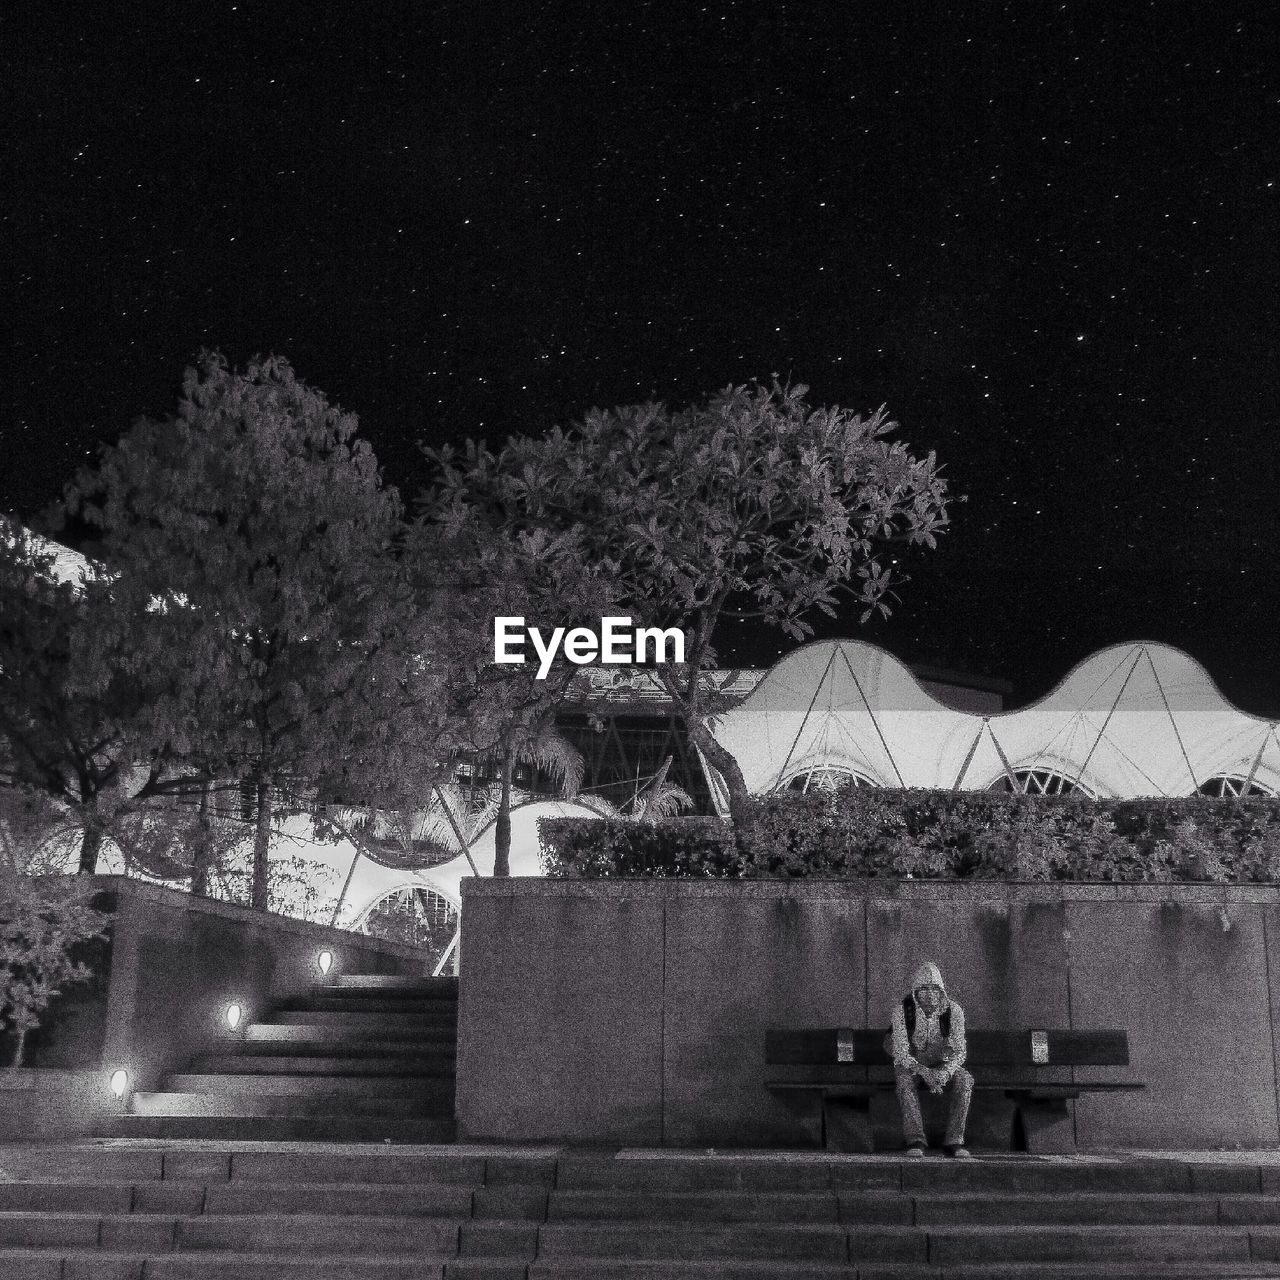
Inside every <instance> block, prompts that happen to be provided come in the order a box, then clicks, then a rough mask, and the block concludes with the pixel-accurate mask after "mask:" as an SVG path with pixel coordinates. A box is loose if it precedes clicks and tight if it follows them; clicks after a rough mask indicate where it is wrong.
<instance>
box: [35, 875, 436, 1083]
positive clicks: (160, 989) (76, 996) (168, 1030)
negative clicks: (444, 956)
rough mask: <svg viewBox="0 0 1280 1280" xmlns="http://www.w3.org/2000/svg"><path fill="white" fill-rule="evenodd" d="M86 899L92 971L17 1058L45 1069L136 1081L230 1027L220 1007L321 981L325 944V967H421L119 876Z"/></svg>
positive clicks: (259, 1006) (149, 1079)
mask: <svg viewBox="0 0 1280 1280" xmlns="http://www.w3.org/2000/svg"><path fill="white" fill-rule="evenodd" d="M93 882H94V885H95V887H96V889H97V893H96V895H95V898H94V905H95V906H96V907H97V908H98V909H99V910H102V911H109V912H110V913H111V916H112V922H111V934H110V938H109V940H108V942H107V943H106V945H105V946H102V947H101V948H100V950H99V952H98V953H97V955H96V956H95V957H94V959H93V965H94V969H95V976H94V979H93V981H92V982H91V983H90V984H89V985H88V986H86V987H84V988H73V989H71V990H70V991H69V992H68V993H67V995H65V996H63V997H60V998H59V1000H58V1001H57V1002H56V1003H55V1004H54V1005H53V1006H51V1008H50V1010H49V1015H48V1017H47V1019H46V1026H44V1027H42V1028H41V1029H40V1030H39V1031H37V1032H36V1033H33V1036H32V1037H31V1039H30V1040H29V1042H28V1043H29V1046H30V1048H31V1052H30V1053H29V1055H28V1062H29V1063H30V1064H31V1065H32V1066H36V1067H46V1068H100V1069H101V1070H102V1071H103V1072H110V1071H113V1070H115V1069H116V1068H119V1067H123V1068H125V1069H126V1070H127V1071H128V1072H129V1074H130V1076H131V1077H132V1079H133V1083H134V1087H135V1088H138V1089H143V1090H147V1089H154V1088H155V1087H157V1085H158V1084H159V1082H160V1078H161V1077H162V1076H163V1075H164V1074H165V1073H166V1072H169V1071H173V1070H175V1069H178V1068H180V1067H182V1066H183V1065H184V1064H186V1063H187V1062H188V1061H189V1060H190V1059H191V1058H192V1057H193V1056H194V1055H195V1054H197V1053H199V1052H201V1051H202V1050H207V1049H208V1048H210V1047H211V1046H214V1045H216V1044H217V1043H219V1042H220V1041H225V1040H227V1039H228V1038H229V1037H230V1036H231V1034H232V1033H231V1032H230V1031H228V1029H227V1027H226V1023H225V1021H224V1020H223V1014H224V1010H225V1008H226V1006H227V1005H228V1004H229V1003H230V1002H231V1001H233V1000H234V1001H236V1002H238V1003H239V1004H241V1005H243V1006H244V1010H245V1018H244V1021H245V1022H246V1023H248V1022H251V1021H253V1020H254V1019H256V1018H258V1017H260V1016H261V1015H262V1014H263V1013H264V1012H265V1011H266V1010H267V1008H268V1007H269V1006H270V1005H271V1004H272V1003H274V1002H276V1001H279V1000H283V999H285V998H287V997H290V996H296V995H301V994H303V993H304V992H305V991H307V990H308V988H310V987H311V986H312V984H313V983H315V982H318V981H319V980H320V974H319V972H318V971H317V969H316V956H317V955H318V954H319V952H320V951H321V950H325V949H327V950H330V951H332V952H333V953H334V966H333V969H332V970H331V975H332V974H339V973H344V972H345V973H409V974H421V973H422V972H423V965H424V963H425V958H424V954H423V953H422V952H421V951H418V950H415V949H414V948H412V947H406V946H401V945H398V944H396V943H393V942H383V941H381V940H379V939H377V938H366V937H364V936H362V935H360V934H355V933H349V932H346V931H345V930H341V929H329V928H326V927H324V926H323V925H314V924H307V923H305V922H303V921H300V920H294V919H290V918H288V917H286V916H277V915H269V914H266V913H263V912H258V911H251V910H249V909H247V908H244V907H235V906H231V905H229V904H227V903H223V902H212V901H210V900H208V899H206V898H193V897H192V896H191V895H190V894H185V893H179V892H177V891H175V890H172V889H164V888H160V887H158V886H155V885H150V884H145V883H143V882H141V881H138V880H130V879H128V878H126V877H123V876H95V877H94V878H93Z"/></svg>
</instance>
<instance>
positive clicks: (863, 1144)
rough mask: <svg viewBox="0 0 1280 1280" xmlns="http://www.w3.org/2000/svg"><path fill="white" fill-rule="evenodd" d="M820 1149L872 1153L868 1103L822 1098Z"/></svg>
mask: <svg viewBox="0 0 1280 1280" xmlns="http://www.w3.org/2000/svg"><path fill="white" fill-rule="evenodd" d="M822 1145H823V1146H824V1147H825V1148H826V1149H827V1150H828V1151H860V1152H868V1151H871V1150H872V1149H873V1148H872V1144H871V1099H870V1098H824V1099H823V1100H822Z"/></svg>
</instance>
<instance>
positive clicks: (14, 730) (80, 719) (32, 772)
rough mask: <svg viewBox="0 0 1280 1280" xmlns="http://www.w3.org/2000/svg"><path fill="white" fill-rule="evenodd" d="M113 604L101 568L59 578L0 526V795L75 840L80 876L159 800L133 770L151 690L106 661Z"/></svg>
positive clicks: (27, 542) (140, 676)
mask: <svg viewBox="0 0 1280 1280" xmlns="http://www.w3.org/2000/svg"><path fill="white" fill-rule="evenodd" d="M110 592H111V583H110V580H109V579H108V577H107V576H106V574H104V573H103V571H102V570H101V569H100V568H99V567H97V566H95V565H93V564H91V563H86V564H85V566H84V568H83V572H82V573H80V574H77V575H75V576H71V577H68V576H66V575H65V574H60V573H59V572H58V571H57V569H56V567H55V555H54V552H53V550H52V547H51V544H49V543H47V542H45V541H44V540H43V539H41V538H38V537H36V536H35V535H34V534H32V533H31V532H30V531H29V530H26V529H23V528H21V527H20V526H18V525H16V524H13V523H11V522H7V521H2V520H0V787H2V788H4V789H5V790H6V791H7V792H8V793H9V795H10V801H9V802H8V804H9V807H10V808H12V807H13V805H15V804H17V803H18V799H17V798H18V797H25V799H23V800H22V803H23V804H25V805H26V807H27V810H28V811H29V812H30V811H31V810H32V806H35V807H37V808H39V809H40V811H41V817H42V819H43V820H45V821H47V822H48V823H51V824H56V823H57V822H58V821H60V820H62V819H66V821H67V824H68V825H69V826H70V827H72V828H74V829H77V830H78V831H79V832H80V841H81V851H80V869H81V870H82V871H87V872H92V871H93V870H94V867H95V864H96V861H97V855H98V850H99V849H100V847H101V845H102V841H103V838H104V835H105V834H106V833H107V832H108V830H109V829H110V828H111V826H112V824H113V822H114V820H115V819H116V818H117V817H118V816H119V815H120V814H121V813H122V812H126V811H128V809H129V808H130V807H131V806H132V805H133V804H135V803H137V802H139V801H140V800H145V799H146V798H147V797H148V796H150V795H153V794H157V793H158V790H159V788H158V786H157V780H156V779H155V778H152V777H151V776H149V774H148V773H147V771H145V770H144V771H143V773H142V776H141V777H139V776H137V775H136V774H134V772H133V769H132V765H133V753H132V746H131V740H132V735H133V732H134V729H135V726H136V723H137V720H138V717H139V715H140V714H142V712H143V710H144V708H145V707H146V703H147V698H148V696H149V686H150V680H149V675H148V673H147V672H145V671H143V672H137V673H134V674H131V675H128V676H126V675H125V673H123V672H122V671H120V670H119V669H117V668H115V667H113V666H112V665H111V663H110V662H109V661H108V660H107V656H106V654H105V651H104V647H103V643H102V640H103V636H102V631H101V618H102V615H103V609H104V606H105V605H106V603H107V601H108V599H109V596H110ZM37 796H38V797H41V798H42V801H43V803H38V802H37V801H36V800H35V797H37ZM28 816H29V815H28ZM17 817H18V813H17V810H14V812H13V813H12V814H11V815H10V819H11V821H16V820H17ZM27 834H28V836H29V837H31V838H34V834H35V833H34V832H28V833H27Z"/></svg>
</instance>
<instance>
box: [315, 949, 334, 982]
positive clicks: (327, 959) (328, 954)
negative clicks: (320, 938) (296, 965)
mask: <svg viewBox="0 0 1280 1280" xmlns="http://www.w3.org/2000/svg"><path fill="white" fill-rule="evenodd" d="M316 968H318V969H319V970H320V974H321V976H322V977H325V976H327V975H328V973H329V970H330V969H332V968H333V952H332V951H322V952H321V953H320V954H319V955H318V956H316Z"/></svg>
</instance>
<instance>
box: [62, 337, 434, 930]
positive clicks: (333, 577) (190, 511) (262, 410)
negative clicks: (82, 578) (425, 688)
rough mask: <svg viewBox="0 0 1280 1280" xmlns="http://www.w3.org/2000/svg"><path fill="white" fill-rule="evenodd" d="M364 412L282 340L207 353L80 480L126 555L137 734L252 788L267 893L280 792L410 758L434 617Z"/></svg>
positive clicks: (115, 604)
mask: <svg viewBox="0 0 1280 1280" xmlns="http://www.w3.org/2000/svg"><path fill="white" fill-rule="evenodd" d="M356 426H357V424H356V419H355V417H354V416H353V415H351V414H348V413H344V412H343V411H342V410H341V409H339V408H337V407H336V406H331V405H330V404H329V403H328V401H327V400H326V399H325V397H324V396H323V395H322V394H321V393H320V392H319V391H317V390H314V389H313V388H311V387H308V386H307V385H305V384H304V383H302V382H301V381H299V380H298V379H297V377H296V376H295V374H294V372H293V370H292V368H291V367H290V366H289V364H288V362H287V361H286V360H284V359H283V358H280V357H275V356H273V357H268V358H266V359H257V360H254V361H252V362H250V364H249V365H248V366H247V367H246V368H245V369H244V371H243V372H240V371H234V370H232V369H231V368H229V367H228V365H227V362H226V360H225V359H224V358H223V357H222V356H221V355H219V354H217V353H204V354H202V356H201V358H200V361H199V363H198V367H194V368H190V369H188V370H187V371H186V374H185V376H184V379H183V385H182V397H181V400H180V403H179V406H178V410H177V413H176V415H175V416H173V417H172V418H170V419H168V420H165V421H160V422H157V421H150V420H146V419H143V420H141V421H139V422H138V423H137V424H136V425H135V426H134V427H133V429H132V430H131V431H130V432H129V433H128V434H127V435H126V436H125V437H124V438H123V439H122V440H121V441H120V443H119V444H118V445H116V446H114V447H113V448H109V449H106V450H105V451H104V452H103V454H102V457H101V460H100V462H99V465H98V467H97V469H96V470H95V471H93V472H84V473H82V474H81V476H80V477H79V478H78V480H77V483H76V485H75V486H74V487H73V488H72V489H71V490H69V492H68V497H67V507H68V511H69V512H70V514H72V515H74V516H78V517H80V518H81V519H84V520H86V521H87V522H88V523H89V524H90V525H92V526H94V527H95V528H96V529H97V530H98V531H99V533H100V538H101V547H102V552H103V555H104V558H105V559H106V560H107V562H108V563H109V564H110V565H111V567H112V572H113V575H114V578H113V589H112V592H111V609H110V611H109V613H108V614H107V615H106V616H105V617H104V619H103V620H102V623H101V632H100V637H99V642H100V644H101V646H102V647H103V649H104V650H106V651H107V652H109V653H110V655H111V658H112V663H111V665H112V668H113V670H116V671H123V672H124V673H126V675H128V676H131V677H133V678H137V679H143V678H145V679H146V680H147V682H148V683H149V685H150V690H151V696H150V697H149V700H148V705H147V707H146V709H145V713H144V715H143V716H142V717H141V720H140V723H139V725H138V732H137V743H138V748H139V750H140V751H141V753H142V756H143V758H145V759H147V760H150V761H152V762H153V763H154V764H155V765H156V766H157V767H158V768H160V769H162V770H163V771H164V772H167V773H168V774H175V773H176V774H179V775H184V776H186V777H187V778H189V779H192V780H196V781H198V782H199V783H200V784H201V785H202V786H207V785H208V784H209V782H210V780H213V779H220V780H229V781H230V782H231V783H233V784H239V785H242V786H244V787H246V788H248V790H249V792H250V793H251V795H252V802H253V810H254V819H255V834H254V852H253V879H252V903H253V905H254V906H255V907H257V908H260V909H265V908H266V906H267V894H268V881H267V855H268V848H269V843H270V835H271V825H272V819H273V816H274V815H275V814H276V812H277V811H279V810H281V809H284V810H294V811H296V810H298V809H301V808H303V807H305V806H307V805H308V804H309V803H310V802H311V799H312V796H313V795H314V793H315V790H316V789H317V788H319V789H320V791H321V792H324V791H326V790H327V791H330V792H340V791H342V790H344V789H352V788H356V789H358V788H359V787H360V786H361V785H362V783H364V782H367V781H368V780H369V779H371V778H376V777H378V776H379V775H380V774H381V773H382V772H385V771H386V770H389V769H393V768H395V767H398V766H404V767H410V766H411V756H412V748H413V746H414V744H415V735H414V733H413V730H412V726H411V725H409V724H407V723H406V721H405V719H404V716H403V712H404V709H405V707H406V706H407V705H408V704H409V703H410V702H411V701H412V699H413V696H414V694H413V689H414V687H415V683H416V681H417V680H418V678H419V676H420V674H421V664H420V663H419V662H418V658H417V653H416V645H417V640H418V635H417V629H418V624H419V621H420V619H419V617H418V615H417V613H416V610H415V608H414V604H413V598H412V592H411V591H410V590H409V589H408V587H407V586H406V584H405V582H404V580H403V576H402V574H401V572H400V563H399V559H398V557H397V554H396V549H397V544H398V540H399V538H400V537H401V535H402V532H403V522H402V508H401V505H400V501H399V497H398V495H397V494H396V491H395V490H394V489H393V488H388V487H384V486H383V484H382V479H381V475H380V473H379V471H378V466H377V461H376V459H375V457H374V455H373V451H372V450H371V449H370V447H369V445H368V444H367V443H366V442H364V441H361V440H359V439H357V438H356ZM88 691H89V692H91V693H95V692H97V690H96V689H95V688H93V687H92V686H90V687H89V689H88ZM402 731H403V732H402Z"/></svg>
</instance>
